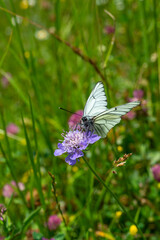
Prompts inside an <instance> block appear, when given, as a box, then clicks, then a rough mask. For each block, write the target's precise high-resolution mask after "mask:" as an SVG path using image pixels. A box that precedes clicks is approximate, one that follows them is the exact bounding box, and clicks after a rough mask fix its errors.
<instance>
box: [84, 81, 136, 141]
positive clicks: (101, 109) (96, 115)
mask: <svg viewBox="0 0 160 240" xmlns="http://www.w3.org/2000/svg"><path fill="white" fill-rule="evenodd" d="M139 104H140V102H139V101H135V102H129V103H126V104H124V105H121V106H117V107H114V108H111V109H108V108H107V97H106V95H105V91H104V86H103V83H102V82H98V83H97V84H96V86H95V87H94V89H93V90H92V92H91V94H90V96H89V98H88V100H87V102H86V105H85V108H84V113H83V117H82V118H81V121H80V125H81V127H82V128H84V130H85V131H90V132H94V133H96V134H97V135H99V136H101V137H102V138H104V137H106V135H107V133H108V132H109V131H110V129H111V128H113V127H114V126H115V125H116V124H118V123H119V122H120V121H121V116H123V115H125V114H126V113H127V112H129V111H130V110H131V109H132V108H134V107H136V106H138V105H139Z"/></svg>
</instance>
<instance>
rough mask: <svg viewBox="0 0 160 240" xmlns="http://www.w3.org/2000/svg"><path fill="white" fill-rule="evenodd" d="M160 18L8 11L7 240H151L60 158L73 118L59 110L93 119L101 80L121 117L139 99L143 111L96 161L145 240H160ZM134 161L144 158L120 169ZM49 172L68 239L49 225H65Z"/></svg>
mask: <svg viewBox="0 0 160 240" xmlns="http://www.w3.org/2000/svg"><path fill="white" fill-rule="evenodd" d="M105 10H107V11H108V12H106V11H105ZM159 11H160V2H159V1H158V0H148V1H144V0H143V1H142V0H141V1H140V0H136V1H134V0H110V1H109V0H96V1H94V0H87V1H83V0H82V1H79V0H77V1H76V0H53V1H49V0H48V1H47V0H46V1H45V0H28V1H27V0H22V1H21V0H19V1H18V0H5V1H3V0H0V23H1V24H0V39H1V40H0V109H1V121H0V141H1V153H0V203H2V204H4V206H5V207H6V208H7V211H6V213H5V215H4V219H3V221H2V220H0V221H1V225H0V237H1V238H0V239H4V237H5V239H52V238H53V237H54V239H111V240H113V239H116V240H119V239H142V236H140V233H139V232H137V231H136V230H135V232H134V226H133V225H132V223H131V222H130V220H129V219H128V218H127V216H126V215H125V214H124V213H122V212H121V209H120V208H119V206H118V205H117V203H116V202H115V200H114V199H113V198H112V197H111V195H110V194H109V193H108V192H106V190H105V189H104V188H103V187H102V185H101V184H100V183H99V182H98V181H97V180H96V178H95V177H94V176H93V175H92V173H91V172H90V171H89V169H88V168H87V166H86V165H85V163H84V161H83V160H82V159H80V162H77V164H76V165H75V166H69V165H67V163H65V156H63V155H62V156H61V157H54V155H53V153H54V150H55V149H56V148H57V143H58V141H59V139H63V138H62V136H61V133H62V132H63V131H68V130H69V126H68V119H69V117H70V116H71V114H69V113H66V112H64V111H61V110H59V107H63V108H66V109H68V110H70V111H73V112H76V111H77V110H81V109H82V110H83V108H84V105H85V102H86V100H87V98H88V96H89V94H90V92H91V90H92V89H93V87H94V86H95V84H96V83H97V82H98V81H102V82H103V83H104V86H105V90H106V94H107V98H108V107H109V108H110V107H114V106H116V105H121V104H124V103H126V102H129V101H132V100H137V99H138V100H140V101H141V106H140V107H138V108H136V109H135V110H133V111H132V113H131V114H128V115H126V117H124V119H123V120H122V121H121V123H120V124H119V125H117V126H115V127H114V129H113V130H111V131H110V132H109V134H108V136H107V138H106V139H103V140H99V141H98V142H97V143H95V145H93V146H91V147H90V148H89V151H87V152H86V157H87V159H88V160H89V162H90V163H91V164H92V166H93V168H94V169H96V171H97V173H98V174H99V175H100V176H101V177H102V179H103V180H104V181H105V182H106V183H107V184H108V185H109V186H110V189H112V191H113V192H114V193H116V194H117V196H118V198H119V200H120V202H121V203H122V204H123V205H124V206H125V207H126V209H127V210H128V212H130V214H131V216H132V218H133V219H134V221H135V222H136V224H137V225H138V226H139V228H140V229H141V230H142V232H143V234H144V238H146V239H151V240H157V239H159V238H160V235H159V232H160V227H159V221H160V207H159V205H160V198H159V193H160V183H159V181H160V179H159V178H157V177H155V175H153V173H152V171H153V169H152V167H154V166H155V165H156V166H159V168H158V167H157V170H156V171H157V172H156V174H157V175H156V176H158V175H160V165H158V163H160V145H159V136H160V125H159V121H160V41H159V32H160V16H159ZM16 14H17V15H16ZM112 15H113V16H112ZM5 130H6V131H5ZM125 153H133V155H132V156H131V157H130V158H129V159H128V160H127V163H126V164H125V166H122V167H119V168H114V166H113V162H114V160H116V159H118V158H119V157H122V156H123V155H124V154H125ZM113 169H114V170H115V171H116V172H117V174H114V173H113V172H112V171H113ZM48 171H50V172H51V173H52V174H54V175H55V181H56V189H57V195H58V200H59V202H60V205H61V208H62V212H63V214H64V218H65V219H66V223H67V226H68V233H67V230H66V227H65V224H64V222H63V221H62V223H61V224H60V226H59V227H57V228H56V229H52V230H50V229H49V227H48V225H47V221H48V218H49V216H52V215H57V216H58V217H59V218H61V215H60V213H59V210H58V205H57V202H56V201H55V198H54V195H53V194H52V192H51V178H50V176H49V175H48V173H47V172H48ZM11 181H15V182H17V183H18V182H19V183H23V184H24V186H23V187H24V189H23V191H22V190H21V188H20V187H19V188H17V186H16V185H14V186H13V182H12V183H11ZM6 184H7V186H8V188H7V190H6V189H5V188H4V187H5V186H6ZM9 186H10V187H9ZM11 188H12V190H13V191H10V190H11ZM5 190H6V191H5ZM6 192H9V193H10V194H9V193H8V196H7V193H6ZM61 220H62V219H61ZM131 227H132V228H133V229H132V228H131ZM29 234H30V235H29ZM2 237H3V238H2Z"/></svg>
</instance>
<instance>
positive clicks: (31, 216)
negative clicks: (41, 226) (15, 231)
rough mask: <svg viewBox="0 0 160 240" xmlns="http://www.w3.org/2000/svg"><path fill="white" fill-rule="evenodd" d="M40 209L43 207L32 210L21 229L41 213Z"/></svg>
mask: <svg viewBox="0 0 160 240" xmlns="http://www.w3.org/2000/svg"><path fill="white" fill-rule="evenodd" d="M40 209H41V207H39V208H37V209H36V210H34V211H33V212H31V214H30V215H29V216H28V217H27V218H26V219H25V220H24V222H23V226H22V229H21V231H23V230H24V228H25V227H26V226H27V225H28V224H29V223H30V222H31V221H32V220H33V218H34V217H35V216H36V215H37V214H38V213H39V211H40Z"/></svg>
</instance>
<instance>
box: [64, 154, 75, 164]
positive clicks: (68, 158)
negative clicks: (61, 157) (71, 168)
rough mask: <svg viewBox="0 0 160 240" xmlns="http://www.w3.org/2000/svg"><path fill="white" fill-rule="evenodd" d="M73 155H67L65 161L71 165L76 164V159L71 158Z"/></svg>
mask: <svg viewBox="0 0 160 240" xmlns="http://www.w3.org/2000/svg"><path fill="white" fill-rule="evenodd" d="M71 156H72V154H69V155H68V156H67V157H66V159H65V162H66V163H68V164H69V165H74V164H76V159H75V160H73V159H71V158H70V157H71Z"/></svg>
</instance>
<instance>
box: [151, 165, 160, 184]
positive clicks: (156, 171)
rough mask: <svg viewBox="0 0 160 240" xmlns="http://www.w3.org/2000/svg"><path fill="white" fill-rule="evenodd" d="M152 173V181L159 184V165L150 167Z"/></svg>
mask: <svg viewBox="0 0 160 240" xmlns="http://www.w3.org/2000/svg"><path fill="white" fill-rule="evenodd" d="M152 173H153V176H154V179H155V180H156V181H157V182H160V164H156V165H155V166H153V167H152Z"/></svg>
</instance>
